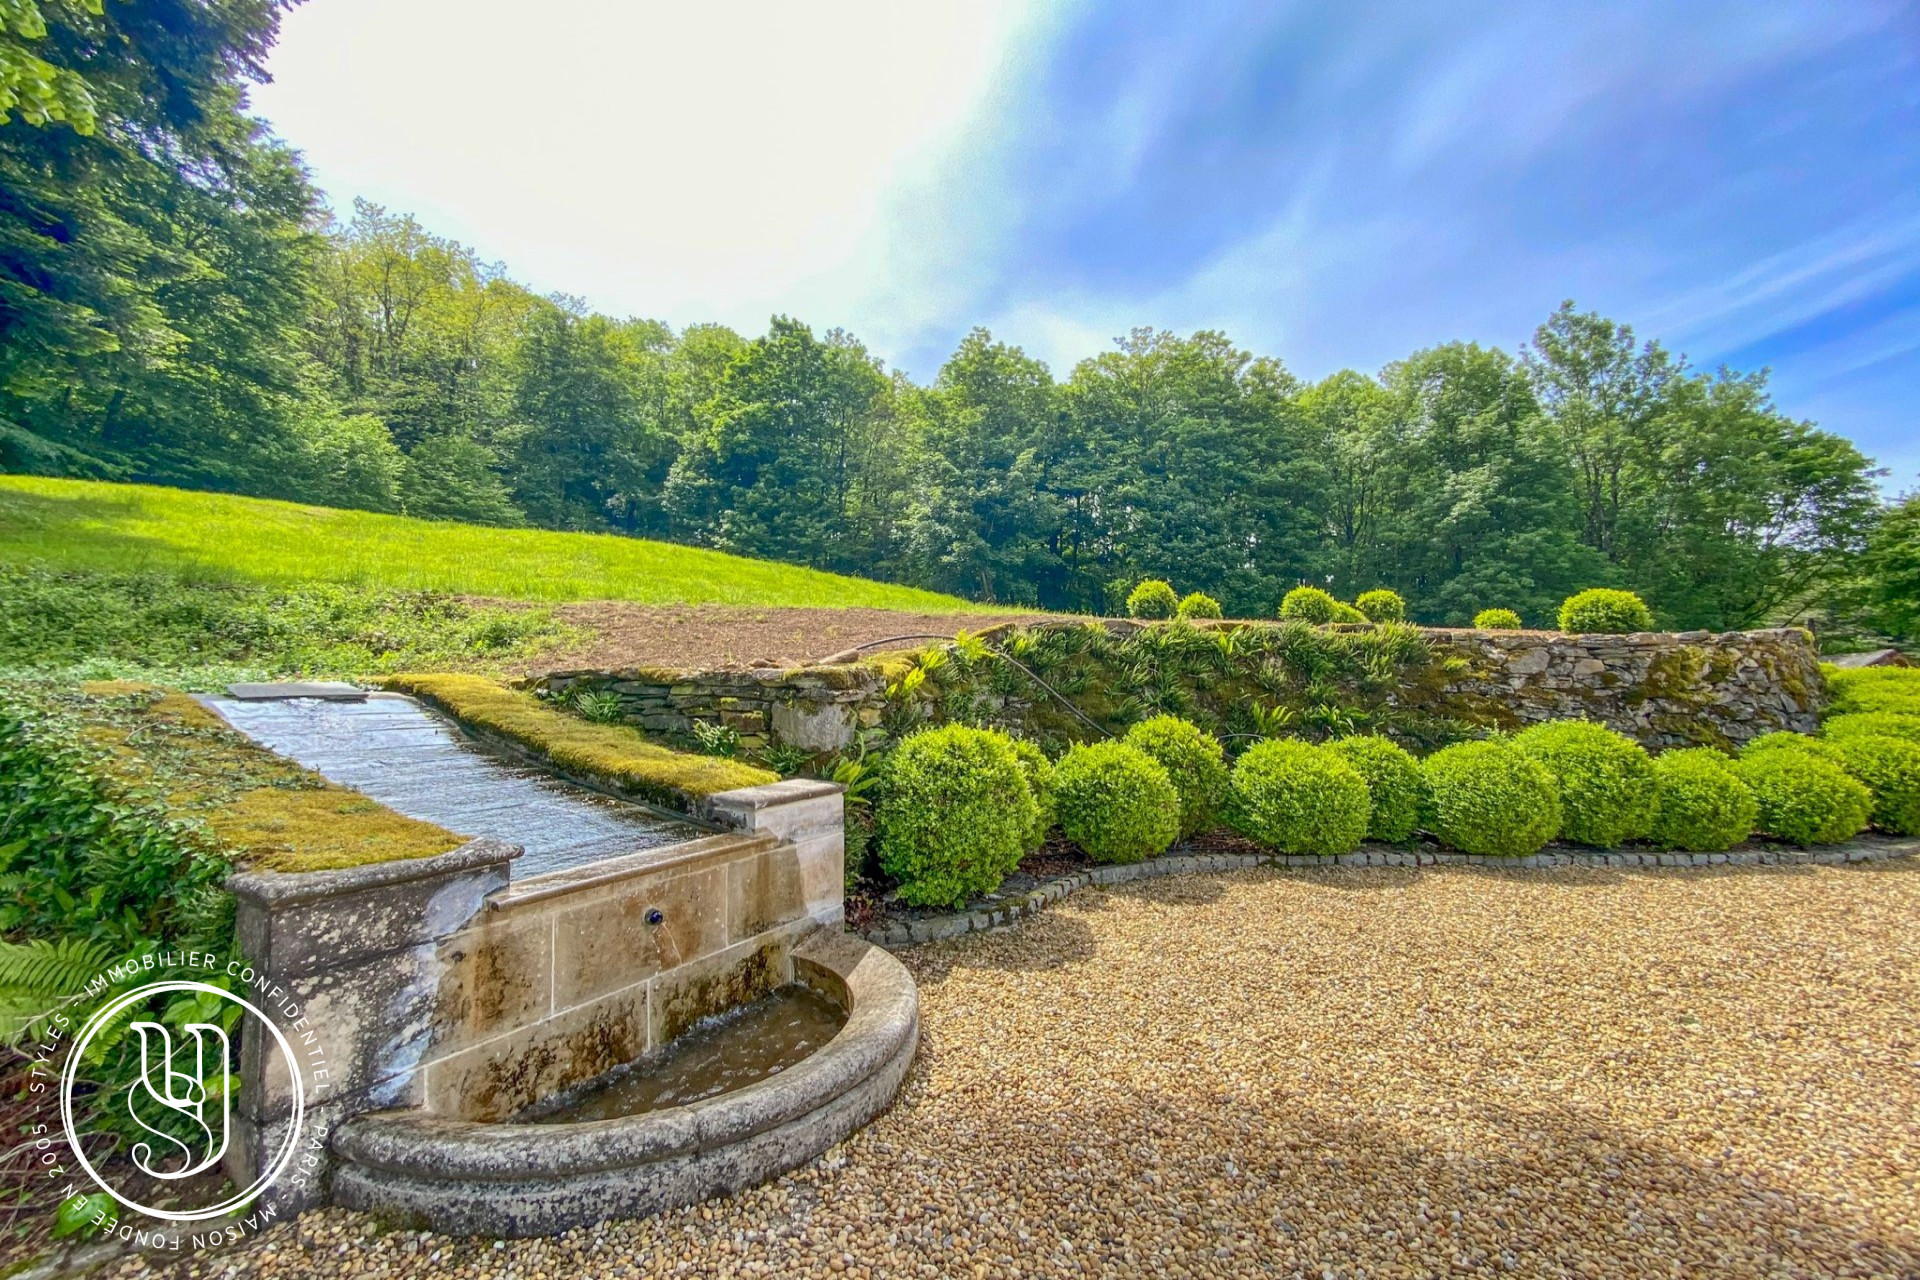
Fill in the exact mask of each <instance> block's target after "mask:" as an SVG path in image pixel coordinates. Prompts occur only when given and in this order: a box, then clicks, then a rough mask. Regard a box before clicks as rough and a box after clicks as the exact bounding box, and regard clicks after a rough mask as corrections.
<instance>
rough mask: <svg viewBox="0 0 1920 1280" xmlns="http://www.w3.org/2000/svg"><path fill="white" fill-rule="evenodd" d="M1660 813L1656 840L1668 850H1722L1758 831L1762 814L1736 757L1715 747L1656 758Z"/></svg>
mask: <svg viewBox="0 0 1920 1280" xmlns="http://www.w3.org/2000/svg"><path fill="white" fill-rule="evenodd" d="M1653 779H1654V783H1655V785H1656V787H1657V788H1658V790H1659V797H1660V812H1659V815H1658V816H1657V817H1656V818H1655V819H1654V822H1653V831H1652V832H1651V835H1652V838H1653V841H1654V843H1655V844H1658V845H1659V846H1660V847H1661V848H1663V849H1682V850H1685V851H1686V852H1688V853H1721V852H1723V851H1725V850H1727V849H1731V848H1733V846H1734V845H1737V844H1739V843H1740V842H1741V841H1743V840H1745V839H1746V838H1747V837H1748V836H1749V835H1751V834H1753V824H1754V822H1755V820H1756V819H1757V818H1758V816H1759V813H1760V805H1759V802H1758V801H1756V800H1755V799H1754V797H1753V789H1752V788H1751V787H1749V786H1747V784H1746V783H1744V782H1742V781H1741V780H1740V775H1739V774H1737V773H1735V772H1734V770H1733V761H1732V760H1730V759H1728V758H1727V757H1726V756H1724V755H1722V754H1720V752H1718V751H1715V750H1714V749H1713V748H1711V747H1687V748H1684V749H1682V750H1679V751H1664V752H1662V753H1661V754H1659V755H1658V756H1655V757H1654V760H1653Z"/></svg>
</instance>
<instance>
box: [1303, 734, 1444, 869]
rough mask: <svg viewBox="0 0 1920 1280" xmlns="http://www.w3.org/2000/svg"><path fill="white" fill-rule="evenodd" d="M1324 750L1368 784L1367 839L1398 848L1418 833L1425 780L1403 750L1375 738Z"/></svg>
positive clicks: (1343, 740) (1342, 740)
mask: <svg viewBox="0 0 1920 1280" xmlns="http://www.w3.org/2000/svg"><path fill="white" fill-rule="evenodd" d="M1327 750H1329V751H1331V752H1333V753H1334V754H1335V755H1337V756H1339V757H1340V758H1341V759H1342V760H1345V761H1346V762H1347V763H1348V764H1350V765H1352V766H1353V767H1354V768H1355V769H1356V770H1358V771H1359V774H1360V776H1361V777H1362V778H1364V779H1366V782H1367V800H1368V802H1369V805H1370V809H1369V811H1368V816H1367V839H1369V840H1384V841H1386V842H1387V843H1388V844H1401V843H1403V842H1404V841H1406V840H1407V839H1408V838H1409V837H1410V836H1412V835H1413V833H1414V832H1415V831H1417V830H1419V829H1420V813H1421V810H1423V809H1424V808H1425V807H1426V803H1427V780H1426V778H1425V777H1424V776H1422V774H1421V772H1420V762H1419V761H1418V760H1415V759H1414V758H1413V757H1412V756H1411V755H1409V754H1408V753H1407V751H1406V749H1405V748H1404V747H1402V746H1400V745H1399V744H1398V743H1396V742H1394V741H1392V740H1391V739H1388V738H1382V737H1380V736H1378V735H1377V734H1370V735H1367V736H1365V737H1357V738H1339V739H1336V740H1335V741H1333V742H1329V743H1328V744H1327Z"/></svg>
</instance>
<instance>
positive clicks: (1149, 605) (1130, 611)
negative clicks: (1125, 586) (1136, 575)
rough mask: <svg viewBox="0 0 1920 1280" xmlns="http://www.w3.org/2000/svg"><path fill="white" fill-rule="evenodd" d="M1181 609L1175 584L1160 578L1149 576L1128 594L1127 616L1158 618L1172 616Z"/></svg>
mask: <svg viewBox="0 0 1920 1280" xmlns="http://www.w3.org/2000/svg"><path fill="white" fill-rule="evenodd" d="M1179 609H1180V597H1179V596H1177V595H1175V594H1174V591H1173V584H1172V583H1170V582H1166V581H1164V580H1162V579H1160V578H1148V579H1147V580H1146V581H1144V582H1142V583H1141V584H1140V585H1139V586H1137V587H1135V588H1134V589H1133V591H1132V592H1131V593H1130V594H1129V595H1128V596H1127V616H1128V617H1129V618H1146V619H1149V620H1158V619H1161V618H1171V617H1172V616H1173V615H1174V614H1175V613H1177V612H1179Z"/></svg>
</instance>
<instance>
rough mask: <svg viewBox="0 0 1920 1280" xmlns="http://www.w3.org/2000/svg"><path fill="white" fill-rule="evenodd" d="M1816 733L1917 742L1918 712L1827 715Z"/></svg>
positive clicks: (1919, 735) (1919, 738) (1830, 736)
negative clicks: (1915, 713) (1913, 713)
mask: <svg viewBox="0 0 1920 1280" xmlns="http://www.w3.org/2000/svg"><path fill="white" fill-rule="evenodd" d="M1820 736H1821V737H1823V738H1828V739H1831V740H1834V741H1838V740H1839V739H1841V738H1905V739H1906V740H1907V741H1909V742H1920V715H1908V714H1906V713H1905V712H1900V711H1854V712H1850V713H1848V714H1846V715H1839V716H1829V717H1828V718H1827V720H1826V722H1825V723H1824V724H1822V725H1821V726H1820Z"/></svg>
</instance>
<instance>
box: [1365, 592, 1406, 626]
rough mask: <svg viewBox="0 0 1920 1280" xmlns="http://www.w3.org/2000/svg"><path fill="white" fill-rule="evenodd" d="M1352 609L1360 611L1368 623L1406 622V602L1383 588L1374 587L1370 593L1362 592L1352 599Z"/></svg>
mask: <svg viewBox="0 0 1920 1280" xmlns="http://www.w3.org/2000/svg"><path fill="white" fill-rule="evenodd" d="M1353 607H1354V608H1356V609H1358V610H1359V611H1360V614H1361V616H1362V617H1364V618H1366V620H1367V621H1368V622H1405V621H1406V620H1407V602H1406V600H1405V599H1403V598H1402V597H1401V595H1400V593H1399V592H1398V591H1389V590H1387V589H1386V588H1385V587H1375V588H1374V589H1373V590H1372V591H1362V592H1361V593H1360V594H1359V595H1358V596H1356V597H1354V601H1353Z"/></svg>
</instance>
